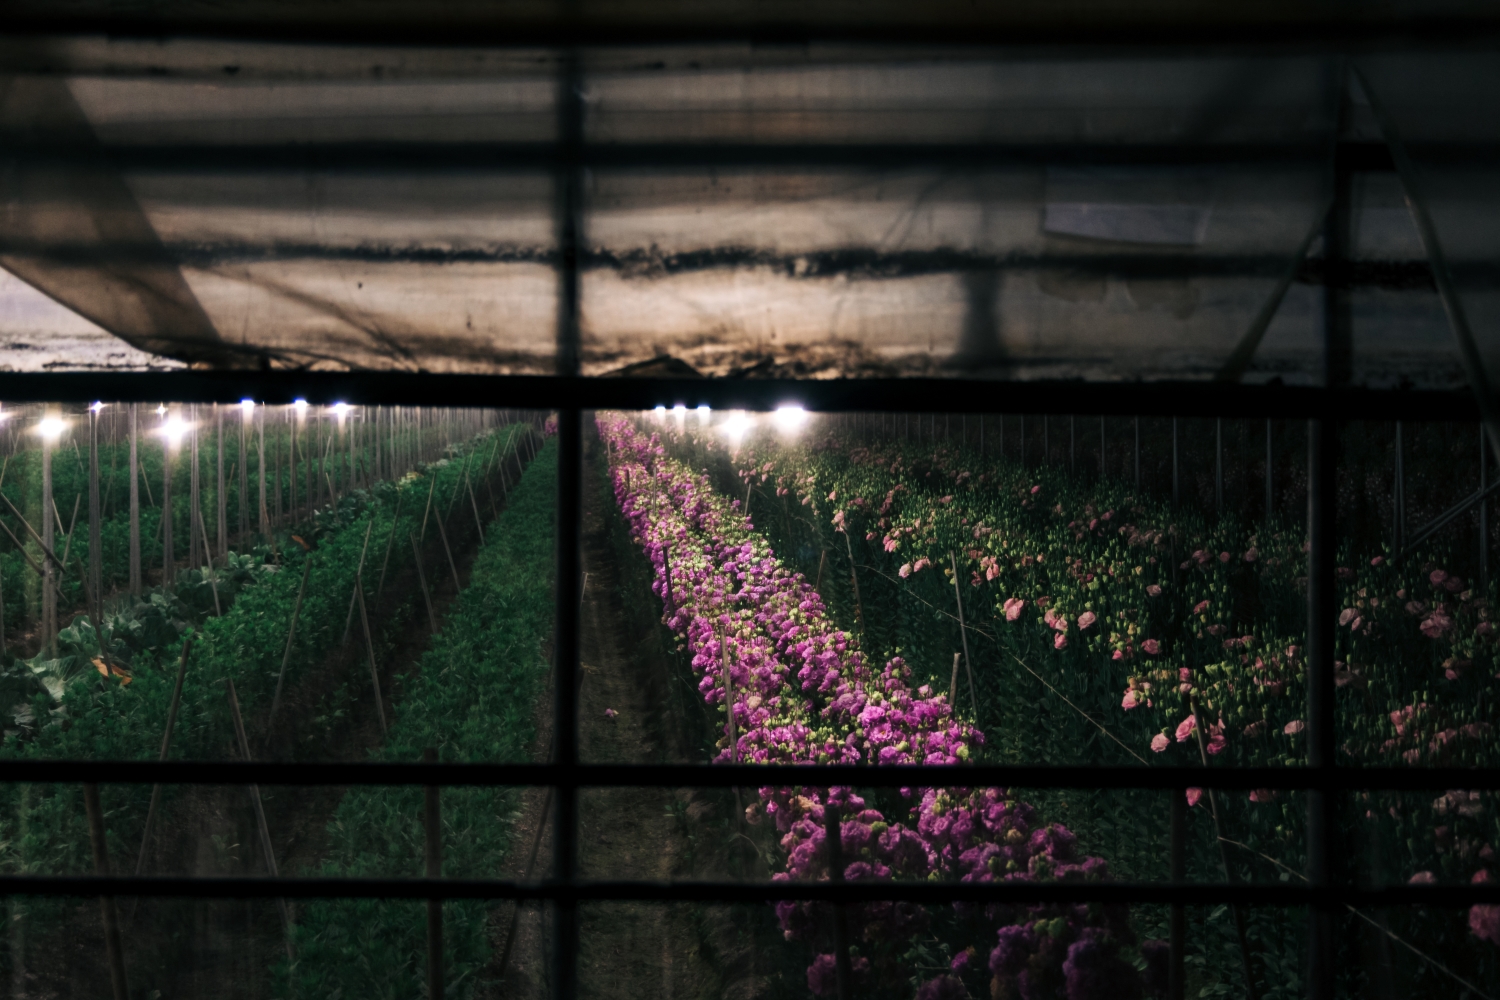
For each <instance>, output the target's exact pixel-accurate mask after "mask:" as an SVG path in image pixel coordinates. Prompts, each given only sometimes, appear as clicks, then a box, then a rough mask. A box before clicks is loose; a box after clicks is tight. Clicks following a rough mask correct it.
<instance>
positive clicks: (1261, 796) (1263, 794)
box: [1250, 788, 1276, 802]
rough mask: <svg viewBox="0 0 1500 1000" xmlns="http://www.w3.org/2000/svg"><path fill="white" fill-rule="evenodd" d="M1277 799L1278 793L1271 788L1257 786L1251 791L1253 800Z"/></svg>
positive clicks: (1266, 800)
mask: <svg viewBox="0 0 1500 1000" xmlns="http://www.w3.org/2000/svg"><path fill="white" fill-rule="evenodd" d="M1275 800H1276V793H1275V791H1273V790H1272V789H1269V788H1257V789H1256V790H1255V791H1253V792H1251V793H1250V801H1251V802H1274V801H1275Z"/></svg>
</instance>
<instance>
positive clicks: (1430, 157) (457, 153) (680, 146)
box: [0, 109, 1500, 174]
mask: <svg viewBox="0 0 1500 1000" xmlns="http://www.w3.org/2000/svg"><path fill="white" fill-rule="evenodd" d="M540 113H543V114H545V113H546V112H545V111H542V112H540ZM751 113H752V114H753V111H752V112H751ZM767 113H768V114H770V113H772V112H771V111H770V110H769V109H768V111H767ZM829 113H830V115H835V116H836V115H837V114H838V110H837V109H830V112H829ZM684 114H687V115H691V114H692V112H684ZM0 145H3V146H4V147H5V148H6V150H7V153H8V155H9V156H10V157H12V158H13V159H14V160H15V162H16V163H18V164H21V165H24V166H28V167H34V166H61V165H67V164H71V163H77V162H86V163H96V162H98V160H99V158H100V156H104V157H107V158H108V160H109V161H110V163H111V164H112V165H113V166H115V167H116V168H117V169H120V170H124V171H150V172H152V173H174V174H175V173H198V172H202V171H225V170H227V171H231V172H233V173H236V174H241V173H244V172H245V171H288V170H289V171H297V172H302V171H307V170H333V171H341V172H343V171H349V172H355V173H360V174H366V173H389V172H395V171H401V172H405V171H424V172H425V171H438V172H443V173H450V172H464V173H468V172H474V171H483V172H486V173H496V172H501V173H503V172H512V171H536V172H543V171H546V172H550V171H555V170H559V169H562V168H564V167H585V168H588V169H591V170H686V169H692V168H697V167H702V168H705V169H724V168H732V167H758V168H775V169H779V170H785V169H797V168H804V167H805V168H829V167H843V168H849V169H855V170H858V171H860V172H867V171H870V170H879V169H891V168H902V169H906V168H913V167H923V166H925V167H932V168H935V169H936V168H941V169H943V170H944V171H950V172H951V171H952V170H954V169H1003V168H1007V167H1024V168H1028V169H1031V168H1036V167H1046V166H1072V165H1106V166H1152V165H1163V164H1165V165H1171V166H1188V165H1198V166H1209V165H1221V166H1227V167H1232V166H1257V167H1265V166H1267V165H1277V164H1283V165H1288V166H1307V165H1316V164H1318V163H1320V162H1321V161H1322V160H1325V159H1326V158H1327V156H1328V144H1327V143H1326V142H1318V143H1287V142H1180V141H1171V140H1163V141H1160V142H1150V141H1144V142H1142V141H1133V142H899V143H898V142H861V141H858V140H857V139H856V140H850V141H848V142H798V141H795V140H788V141H783V142H774V141H767V142H671V141H666V142H618V143H613V142H610V143H605V142H585V143H583V144H581V145H576V146H565V145H563V144H560V143H555V142H545V141H542V142H446V141H434V140H423V139H412V140H402V139H391V140H388V141H363V142H331V141H322V142H320V141H316V140H314V141H286V142H254V143H252V142H244V143H234V142H229V143H220V142H202V143H192V142H173V143H146V142H124V143H121V142H115V143H105V144H102V145H100V144H96V143H47V142H41V141H37V139H36V137H35V136H34V135H30V134H26V135H15V136H11V135H7V134H6V133H5V132H4V131H0ZM1497 152H1500V150H1497V147H1496V146H1495V144H1493V143H1431V144H1428V145H1425V146H1419V147H1417V148H1416V149H1415V150H1414V151H1413V155H1415V156H1417V157H1418V158H1420V159H1421V160H1422V161H1423V162H1442V163H1467V164H1488V163H1493V162H1495V160H1496V159H1497V155H1496V154H1497ZM1341 155H1345V156H1347V157H1348V159H1349V161H1350V163H1351V165H1352V166H1351V169H1353V170H1355V171H1359V172H1391V171H1393V170H1394V169H1395V167H1394V166H1393V164H1392V162H1391V156H1390V151H1389V149H1387V148H1386V146H1385V145H1384V144H1383V143H1372V142H1349V143H1346V144H1345V148H1344V149H1342V150H1341Z"/></svg>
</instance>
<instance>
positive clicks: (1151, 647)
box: [1141, 639, 1161, 656]
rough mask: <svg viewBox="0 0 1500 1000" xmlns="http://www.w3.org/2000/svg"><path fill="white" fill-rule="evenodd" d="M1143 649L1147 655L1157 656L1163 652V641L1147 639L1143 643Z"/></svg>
mask: <svg viewBox="0 0 1500 1000" xmlns="http://www.w3.org/2000/svg"><path fill="white" fill-rule="evenodd" d="M1141 649H1142V650H1143V651H1144V652H1145V653H1146V655H1147V656H1155V655H1156V654H1158V653H1160V652H1161V643H1159V642H1157V641H1156V640H1155V639H1147V640H1146V641H1145V642H1143V643H1141Z"/></svg>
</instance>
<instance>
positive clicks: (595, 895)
mask: <svg viewBox="0 0 1500 1000" xmlns="http://www.w3.org/2000/svg"><path fill="white" fill-rule="evenodd" d="M0 895H33V896H44V895H45V896H101V895H112V896H157V897H174V896H175V897H194V898H218V899H274V898H278V897H279V898H285V899H332V898H359V899H529V900H564V901H571V902H587V901H599V902H602V901H609V900H641V901H650V902H667V903H671V902H676V903H683V902H704V903H759V902H772V901H775V900H782V899H806V900H823V901H836V902H849V903H858V902H884V901H887V900H890V901H909V902H915V903H928V904H943V903H952V902H975V903H1022V904H1025V903H1031V904H1037V903H1184V904H1187V905H1199V906H1206V905H1213V904H1216V903H1247V904H1251V905H1261V906H1306V905H1309V904H1311V903H1320V904H1324V905H1338V904H1348V905H1351V906H1377V907H1379V906H1442V907H1458V906H1472V905H1474V904H1475V903H1492V902H1500V884H1497V883H1493V882H1491V883H1485V884H1480V885H1473V884H1470V885H1394V886H1386V887H1382V888H1354V887H1329V888H1324V889H1317V888H1313V887H1311V886H1308V885H1305V884H1291V883H1273V884H1246V883H1238V884H1234V885H1227V884H1212V883H1209V884H1202V883H1196V884H1171V883H1149V882H1148V883H1139V882H1016V881H1012V882H928V881H911V882H875V881H868V882H843V883H830V882H827V881H821V882H803V881H785V882H770V881H767V882H687V881H683V882H625V881H582V882H574V883H571V884H564V883H561V882H556V881H544V882H511V881H502V880H499V879H462V878H453V879H429V878H353V877H351V878H330V877H310V878H289V877H285V876H283V877H279V878H254V877H217V876H216V877H197V876H125V875H119V876H97V875H5V876H0Z"/></svg>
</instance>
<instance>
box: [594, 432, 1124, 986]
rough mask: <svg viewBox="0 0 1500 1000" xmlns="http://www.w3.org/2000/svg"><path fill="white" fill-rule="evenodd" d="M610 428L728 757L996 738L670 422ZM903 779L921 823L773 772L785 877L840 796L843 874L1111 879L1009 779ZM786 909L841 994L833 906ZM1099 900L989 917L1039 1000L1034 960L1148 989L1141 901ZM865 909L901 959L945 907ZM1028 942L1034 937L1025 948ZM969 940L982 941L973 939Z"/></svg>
mask: <svg viewBox="0 0 1500 1000" xmlns="http://www.w3.org/2000/svg"><path fill="white" fill-rule="evenodd" d="M599 430H600V434H601V436H602V437H603V439H604V440H605V442H606V445H607V447H608V449H609V453H610V476H611V482H612V485H613V488H614V492H615V498H616V500H617V501H618V503H619V505H620V510H621V511H622V512H623V513H624V516H625V518H626V521H627V522H628V524H629V526H630V531H631V536H632V539H633V541H634V542H635V543H636V544H638V545H639V546H640V547H641V548H642V551H643V553H644V554H645V556H646V558H647V560H648V561H649V562H650V564H651V567H652V571H653V582H652V590H653V592H654V593H656V594H657V595H658V596H659V597H660V598H661V600H662V604H663V609H664V611H663V622H664V624H666V625H667V626H668V627H669V628H670V629H671V630H672V631H673V632H674V633H676V634H677V635H678V636H679V637H680V639H681V640H682V642H683V643H684V646H685V648H686V650H687V651H688V652H689V653H690V655H691V657H692V667H693V670H694V671H695V673H697V674H698V675H699V677H700V680H699V685H698V687H699V691H700V692H701V693H702V695H703V697H704V700H705V701H706V702H707V703H708V704H710V705H722V706H724V711H725V713H726V719H725V726H724V738H723V739H722V740H720V742H719V746H720V753H719V755H718V757H717V758H716V759H717V760H719V761H741V762H755V763H762V764H780V765H796V764H806V763H867V764H913V763H920V764H957V763H961V762H963V761H966V760H968V759H969V758H970V756H971V754H972V753H973V752H974V751H975V750H977V749H978V748H979V747H980V746H982V745H983V743H984V735H983V734H982V733H981V732H980V731H979V730H977V729H975V728H974V727H973V726H972V725H970V724H968V723H966V722H963V721H962V720H959V719H957V718H956V717H955V716H954V714H953V709H952V706H950V705H949V704H948V702H947V699H946V698H945V697H944V696H942V695H933V694H931V692H930V691H929V690H928V689H927V688H925V687H923V688H919V689H918V690H916V691H915V692H914V691H912V690H911V686H910V684H909V679H910V677H911V668H910V667H909V666H908V665H907V664H905V663H904V662H902V660H901V659H900V658H899V657H896V658H893V659H891V660H890V661H889V662H887V663H886V664H885V666H884V667H883V668H881V669H880V670H879V671H876V670H873V669H871V667H870V666H869V664H868V663H867V662H866V661H865V658H864V656H863V654H862V652H861V651H860V649H859V647H858V642H857V640H856V638H855V637H854V636H853V635H851V634H850V633H848V632H844V631H840V630H839V629H837V628H835V627H834V625H833V622H832V621H831V620H830V618H829V616H828V613H827V611H826V609H825V608H824V605H823V602H822V600H821V598H820V597H819V596H818V594H817V592H816V591H815V590H814V589H813V588H812V587H811V586H810V585H809V584H808V583H807V581H806V579H805V578H804V577H803V576H802V575H801V574H799V573H795V572H792V571H791V570H789V569H788V568H787V567H786V566H785V565H783V564H782V562H781V561H780V560H779V559H777V558H776V556H775V554H774V553H773V552H772V551H771V549H770V546H769V545H768V544H767V543H766V541H765V539H764V537H763V536H761V535H760V534H759V533H757V532H756V531H755V530H754V527H753V525H751V523H750V522H749V521H748V519H747V518H745V517H744V516H743V515H742V514H741V513H740V512H739V510H738V506H739V505H738V502H731V501H727V500H726V499H725V498H724V497H722V496H721V495H719V494H717V493H716V492H715V491H714V490H713V489H712V487H711V486H710V484H709V482H708V480H707V478H706V477H704V476H701V475H697V474H695V473H693V472H692V471H691V470H690V469H688V468H687V467H686V466H684V465H682V464H681V463H680V462H677V461H675V460H673V459H670V458H668V457H667V456H666V454H665V449H664V448H663V447H662V445H661V443H660V441H659V440H658V438H657V437H656V436H655V435H652V436H650V437H647V436H646V435H644V434H642V433H639V432H638V431H637V430H636V428H635V426H634V425H633V424H632V423H630V422H629V421H628V420H626V419H624V418H621V417H617V416H603V415H601V417H600V418H599ZM903 792H904V794H905V795H906V797H907V798H910V799H914V800H915V804H914V805H913V806H912V808H911V814H912V815H911V820H912V821H913V822H912V825H906V824H903V823H900V822H893V821H891V820H889V819H887V817H886V816H885V815H884V814H883V813H882V812H881V811H880V810H878V809H874V808H871V807H870V806H869V805H868V804H867V803H866V802H865V800H864V799H863V798H861V797H860V796H858V795H856V794H854V792H853V791H852V790H851V789H848V788H837V787H835V788H827V789H819V788H810V787H807V786H771V785H768V786H766V787H763V788H761V789H760V802H759V803H757V804H756V805H755V806H752V807H751V809H750V810H748V813H749V815H750V817H751V819H752V821H758V820H759V818H760V817H761V816H762V815H766V816H769V817H770V818H771V819H772V820H773V821H774V823H775V825H776V829H777V831H778V832H779V833H780V834H781V847H782V848H783V850H784V851H785V852H786V860H785V871H782V872H778V873H777V874H775V875H774V876H773V878H775V879H777V880H789V879H825V878H828V877H829V876H830V872H829V870H828V850H827V846H828V845H827V843H826V834H825V831H826V826H825V813H824V809H825V806H829V805H831V806H832V807H833V808H835V809H837V810H838V816H839V817H840V830H839V835H840V847H841V849H842V850H841V854H842V857H843V859H844V864H845V867H844V871H843V873H842V874H843V877H844V878H845V879H847V880H849V881H866V880H872V879H873V880H889V879H895V878H906V879H929V878H949V879H960V880H963V881H996V880H1007V881H1011V880H1042V879H1047V880H1055V879H1066V880H1101V879H1105V878H1107V877H1108V869H1107V866H1106V864H1105V863H1104V862H1103V861H1102V860H1100V859H1098V858H1082V857H1079V856H1078V854H1077V851H1076V838H1075V837H1074V836H1073V834H1072V833H1070V832H1069V831H1068V830H1067V829H1066V828H1064V827H1062V826H1058V825H1056V824H1043V823H1041V822H1040V821H1039V820H1038V818H1037V816H1036V814H1035V810H1033V809H1032V807H1031V806H1029V805H1027V804H1026V803H1024V802H1019V801H1016V800H1015V799H1013V798H1011V797H1010V796H1009V795H1008V794H1007V793H1006V791H1005V790H1003V789H995V788H984V789H960V788H950V789H926V790H921V789H905V790H903ZM776 911H777V916H778V918H779V920H780V923H781V927H782V930H783V932H784V934H785V936H786V937H787V939H788V940H804V941H808V942H809V943H811V944H812V945H813V946H814V948H815V950H817V951H818V952H821V953H822V954H819V956H818V958H817V959H816V960H815V961H814V963H813V964H812V966H810V967H809V969H808V985H809V987H810V988H811V989H812V990H813V992H814V993H815V994H818V995H827V994H828V993H829V992H831V990H832V982H833V959H832V956H831V954H829V953H828V949H829V948H830V946H831V943H832V942H831V935H830V933H829V928H830V927H831V923H832V921H831V920H830V919H829V917H830V914H831V910H829V908H828V907H827V906H826V904H820V903H798V902H782V903H779V904H777V907H776ZM1097 912H1098V913H1101V914H1102V917H1101V916H1097V915H1096V916H1091V911H1090V910H1089V908H1086V907H1055V906H1054V907H1028V908H1017V907H989V908H987V909H986V910H985V913H984V915H985V916H986V917H987V918H988V920H989V923H990V925H991V926H992V927H997V928H998V938H997V940H998V944H997V945H996V946H995V947H994V949H993V952H992V954H991V959H990V963H989V964H990V971H991V972H992V973H993V974H994V975H995V976H996V977H997V981H1001V982H1003V983H1005V984H1008V985H1010V986H1014V987H1015V988H1016V989H1018V990H1020V991H1021V992H1020V993H1019V995H1020V996H1022V997H1030V996H1033V995H1034V996H1038V997H1040V996H1044V995H1051V994H1045V993H1028V992H1027V989H1028V987H1026V986H1024V985H1022V984H1023V979H1022V978H1020V977H1022V976H1023V974H1024V976H1026V977H1028V978H1026V979H1025V980H1024V982H1027V983H1029V982H1032V981H1033V980H1035V981H1036V982H1039V983H1040V982H1042V981H1043V980H1045V981H1046V982H1048V983H1052V984H1053V992H1054V993H1063V994H1065V995H1066V996H1067V997H1068V998H1069V1000H1088V998H1092V997H1094V996H1098V995H1100V994H1098V993H1096V992H1091V990H1093V988H1094V985H1095V984H1097V983H1102V982H1105V981H1108V980H1111V979H1114V980H1117V982H1116V985H1117V986H1120V988H1122V989H1125V990H1126V991H1127V992H1126V993H1125V994H1118V995H1139V993H1140V977H1139V976H1138V975H1137V974H1136V973H1135V971H1134V969H1133V967H1131V966H1129V965H1128V964H1126V963H1125V962H1124V960H1123V959H1122V958H1120V956H1119V950H1120V948H1121V947H1122V946H1129V945H1132V944H1133V943H1134V938H1133V936H1132V935H1131V933H1130V931H1129V929H1128V927H1127V926H1126V923H1125V920H1124V911H1123V910H1118V911H1115V910H1109V909H1108V908H1106V909H1104V910H1102V911H1097ZM849 919H850V924H851V927H852V928H853V929H854V931H855V933H856V934H857V936H858V937H859V938H862V939H863V940H864V941H866V942H869V943H871V944H884V945H886V947H882V948H878V949H876V950H875V954H876V956H877V958H876V962H877V964H878V963H880V962H886V963H890V962H893V961H894V958H891V957H889V956H892V955H894V954H895V953H896V952H897V951H898V949H896V948H893V947H890V945H896V944H902V943H905V942H908V941H910V940H911V939H912V938H913V937H914V936H916V935H917V934H920V933H922V932H923V931H925V930H926V929H927V928H928V927H929V925H930V922H931V921H930V916H929V914H928V913H927V911H926V910H925V909H923V908H922V907H920V906H917V905H914V904H907V903H871V904H866V905H863V906H861V907H857V908H850V910H849ZM1101 921H1102V922H1101ZM1022 940H1026V941H1031V942H1033V944H1032V945H1031V946H1029V948H1028V950H1026V953H1025V956H1022V957H1017V956H1020V955H1021V952H1020V951H1018V950H1017V948H1019V944H1018V943H1017V942H1019V941H1022ZM1074 949H1077V952H1078V953H1077V955H1076V956H1075V955H1074ZM957 952H958V954H959V955H960V956H964V955H966V954H968V953H969V952H968V951H967V950H966V949H965V948H964V947H962V946H959V947H958V948H957ZM858 961H859V963H860V968H859V969H857V970H856V974H857V975H858V974H860V973H861V971H862V970H863V969H865V968H867V960H866V959H863V958H861V959H859V960H858ZM1016 962H1019V963H1020V965H1018V966H1016V968H1015V969H1014V970H1012V965H1014V964H1015V963H1016ZM980 965H982V963H981V962H977V961H975V962H966V963H960V962H959V961H958V960H957V959H955V960H954V972H955V975H954V976H944V977H940V978H939V979H936V980H933V981H931V982H929V983H927V984H925V985H924V986H923V987H922V989H923V991H924V995H931V996H932V997H934V998H937V997H946V996H949V995H962V986H961V980H960V979H959V978H957V977H958V976H959V975H962V974H964V970H965V969H967V970H968V971H969V973H970V974H972V973H974V972H976V971H980V972H982V970H980V969H979V966H980ZM1002 970H1011V971H1002ZM883 971H889V970H883ZM1119 980H1124V981H1126V982H1128V984H1133V985H1121V983H1120V982H1118V981H1119ZM1075 982H1076V983H1077V987H1076V989H1075V986H1074V983H1075ZM954 983H959V984H960V985H959V987H955V986H954V985H953V984H954ZM955 989H957V990H958V992H957V993H954V990H955ZM1132 989H1133V990H1134V993H1133V994H1132V993H1130V992H1129V991H1130V990H1132Z"/></svg>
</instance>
